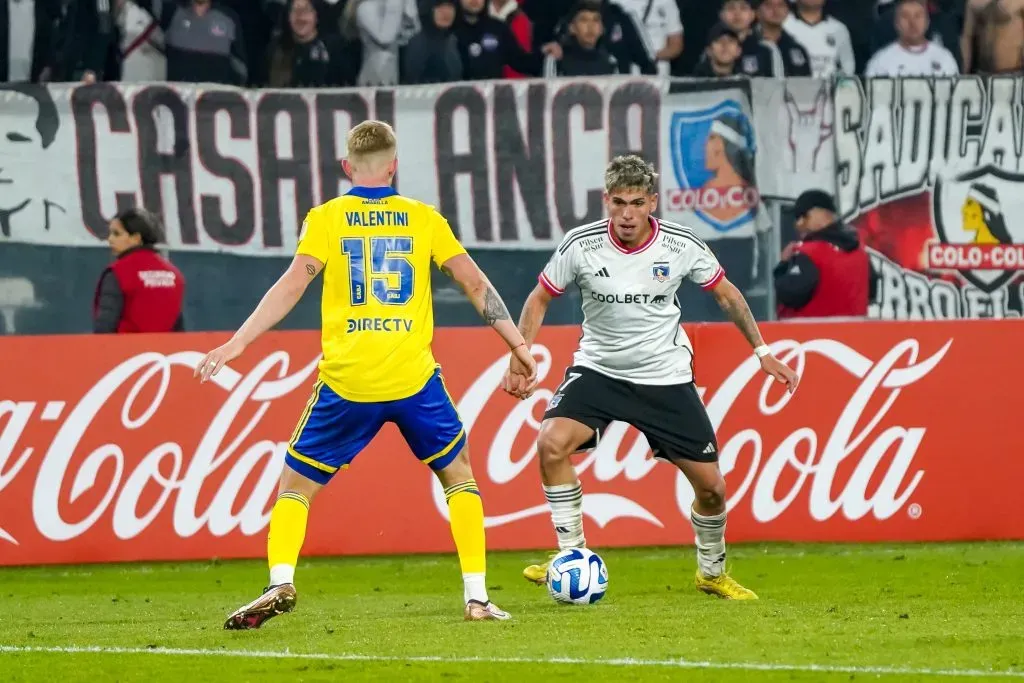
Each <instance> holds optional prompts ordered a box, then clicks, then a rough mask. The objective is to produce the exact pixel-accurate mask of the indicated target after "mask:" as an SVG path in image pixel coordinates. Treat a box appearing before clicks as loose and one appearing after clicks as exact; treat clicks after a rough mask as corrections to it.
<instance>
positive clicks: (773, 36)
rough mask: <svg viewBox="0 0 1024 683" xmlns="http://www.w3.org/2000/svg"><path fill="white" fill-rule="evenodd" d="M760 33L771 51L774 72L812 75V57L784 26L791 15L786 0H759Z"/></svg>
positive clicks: (782, 75) (758, 25)
mask: <svg viewBox="0 0 1024 683" xmlns="http://www.w3.org/2000/svg"><path fill="white" fill-rule="evenodd" d="M756 10H757V27H756V29H755V30H756V31H757V34H758V35H759V36H760V37H761V44H762V45H764V46H765V47H766V48H768V50H769V51H770V52H771V54H772V72H773V73H774V74H775V77H776V78H786V77H790V76H810V75H811V58H810V56H809V55H808V54H807V50H805V49H804V46H803V45H801V44H800V43H798V42H797V40H796V38H794V37H793V36H791V35H790V34H789V32H788V31H786V30H785V29H783V28H782V25H783V23H785V21H786V17H788V16H789V5H788V4H787V3H786V0H757V1H756Z"/></svg>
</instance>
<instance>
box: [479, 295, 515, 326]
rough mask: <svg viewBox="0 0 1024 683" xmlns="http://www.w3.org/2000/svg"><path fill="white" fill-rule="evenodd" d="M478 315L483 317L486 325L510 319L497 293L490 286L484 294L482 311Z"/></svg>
mask: <svg viewBox="0 0 1024 683" xmlns="http://www.w3.org/2000/svg"><path fill="white" fill-rule="evenodd" d="M480 315H481V316H483V319H484V320H485V321H486V322H487V324H488V325H493V324H494V323H496V322H498V321H499V320H511V319H512V316H511V315H509V312H508V308H506V307H505V302H504V301H502V300H501V297H500V296H498V293H497V292H495V291H494V287H491V286H488V287H487V291H486V292H485V293H484V310H482V311H481V312H480Z"/></svg>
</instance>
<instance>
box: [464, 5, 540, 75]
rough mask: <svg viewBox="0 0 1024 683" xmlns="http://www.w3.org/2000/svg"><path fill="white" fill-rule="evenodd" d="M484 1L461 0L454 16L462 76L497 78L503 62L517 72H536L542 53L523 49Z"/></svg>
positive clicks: (527, 73) (537, 71) (528, 73)
mask: <svg viewBox="0 0 1024 683" xmlns="http://www.w3.org/2000/svg"><path fill="white" fill-rule="evenodd" d="M485 4H486V0H461V12H460V13H459V16H458V17H456V19H455V29H454V31H455V37H456V38H457V39H458V42H459V54H460V55H461V56H462V68H463V73H464V75H465V78H466V80H469V81H477V80H490V79H498V78H501V76H502V73H503V72H504V69H505V67H506V66H508V67H511V68H512V69H515V70H516V71H518V72H519V73H521V74H526V75H528V76H539V75H540V73H541V68H542V66H543V63H544V57H543V55H542V54H540V53H536V52H527V51H526V50H524V49H523V48H522V47H521V46H520V45H519V42H518V41H516V37H515V36H514V35H513V34H512V30H511V29H510V28H509V27H508V25H507V24H506V23H505V22H503V21H502V20H500V19H495V18H494V17H492V16H491V15H490V14H489V13H488V12H487V11H486V7H485Z"/></svg>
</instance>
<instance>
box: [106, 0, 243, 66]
mask: <svg viewBox="0 0 1024 683" xmlns="http://www.w3.org/2000/svg"><path fill="white" fill-rule="evenodd" d="M86 1H91V0H86ZM97 1H98V2H106V1H107V0H97ZM135 2H136V4H137V5H138V6H139V7H141V8H142V9H144V10H146V11H147V12H149V13H150V14H152V15H153V16H154V17H155V18H156V20H157V21H159V22H160V27H161V28H162V29H163V31H164V43H165V44H166V46H167V80H168V81H171V82H178V83H225V84H228V85H245V84H246V83H248V82H249V63H248V60H247V58H246V52H245V34H244V32H243V29H242V22H241V20H240V19H239V18H238V15H236V14H235V13H234V11H232V10H231V9H230V7H228V6H227V5H222V4H221V3H219V2H213V0H191V1H190V2H188V3H186V4H184V5H179V4H177V3H176V2H174V0H135Z"/></svg>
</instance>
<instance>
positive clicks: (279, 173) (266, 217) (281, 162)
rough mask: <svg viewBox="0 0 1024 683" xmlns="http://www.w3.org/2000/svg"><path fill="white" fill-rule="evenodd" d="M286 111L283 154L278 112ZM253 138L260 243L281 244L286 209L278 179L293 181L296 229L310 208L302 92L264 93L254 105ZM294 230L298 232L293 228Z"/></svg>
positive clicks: (309, 160) (309, 165) (306, 110)
mask: <svg viewBox="0 0 1024 683" xmlns="http://www.w3.org/2000/svg"><path fill="white" fill-rule="evenodd" d="M282 113H283V114H287V115H288V117H287V118H288V121H289V124H290V125H291V135H290V137H291V142H292V149H291V154H290V155H289V156H284V155H283V154H282V150H281V149H279V146H278V139H279V138H278V134H277V121H278V118H279V117H278V114H282ZM256 122H257V124H256V140H257V152H258V154H259V158H260V178H261V179H262V181H263V183H262V192H261V194H262V201H263V244H264V245H265V246H268V247H280V246H281V245H282V239H281V234H282V226H283V225H285V222H284V215H283V214H282V211H283V210H285V208H284V207H282V206H281V199H280V196H279V195H280V192H281V183H282V181H285V180H291V181H293V182H294V183H295V206H294V207H292V209H293V210H294V211H295V229H296V231H298V230H299V226H301V225H302V221H303V220H304V219H305V216H306V213H307V212H308V211H309V210H310V209H311V208H313V178H312V175H311V172H312V158H311V153H310V148H309V107H308V106H307V104H306V100H305V99H303V97H302V96H301V95H292V94H288V93H266V94H263V95H262V96H260V98H259V101H258V103H257V105H256ZM296 234H298V233H297V232H296Z"/></svg>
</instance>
